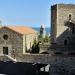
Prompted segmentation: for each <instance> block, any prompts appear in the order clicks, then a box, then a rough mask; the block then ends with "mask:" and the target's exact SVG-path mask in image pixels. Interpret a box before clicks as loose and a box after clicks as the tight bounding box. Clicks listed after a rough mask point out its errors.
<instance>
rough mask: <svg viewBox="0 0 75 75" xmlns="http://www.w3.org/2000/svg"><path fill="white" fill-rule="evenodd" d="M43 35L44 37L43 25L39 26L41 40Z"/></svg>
mask: <svg viewBox="0 0 75 75" xmlns="http://www.w3.org/2000/svg"><path fill="white" fill-rule="evenodd" d="M45 35H46V31H45V25H44V24H43V25H41V27H40V36H41V37H42V38H45Z"/></svg>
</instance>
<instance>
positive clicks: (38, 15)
mask: <svg viewBox="0 0 75 75" xmlns="http://www.w3.org/2000/svg"><path fill="white" fill-rule="evenodd" d="M56 3H75V1H74V0H0V20H2V24H3V25H27V26H31V27H39V26H40V25H41V24H45V25H46V26H47V27H50V23H51V22H50V6H51V5H53V4H56Z"/></svg>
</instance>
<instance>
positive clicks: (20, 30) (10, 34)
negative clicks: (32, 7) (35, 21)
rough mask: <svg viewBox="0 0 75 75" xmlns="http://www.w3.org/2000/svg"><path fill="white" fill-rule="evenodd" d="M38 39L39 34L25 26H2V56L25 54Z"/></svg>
mask: <svg viewBox="0 0 75 75" xmlns="http://www.w3.org/2000/svg"><path fill="white" fill-rule="evenodd" d="M34 39H37V32H36V31H35V30H34V29H32V28H29V27H24V26H9V27H7V26H1V27H0V55H3V54H5V55H9V56H13V55H15V56H16V55H22V54H25V53H26V52H27V51H29V50H30V48H31V47H32V45H33V41H34Z"/></svg>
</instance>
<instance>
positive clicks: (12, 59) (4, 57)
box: [0, 55, 17, 62]
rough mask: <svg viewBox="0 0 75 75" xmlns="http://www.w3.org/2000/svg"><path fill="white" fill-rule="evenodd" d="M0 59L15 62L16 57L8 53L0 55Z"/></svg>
mask: <svg viewBox="0 0 75 75" xmlns="http://www.w3.org/2000/svg"><path fill="white" fill-rule="evenodd" d="M0 61H12V62H17V60H16V59H14V58H12V57H11V56H9V55H0Z"/></svg>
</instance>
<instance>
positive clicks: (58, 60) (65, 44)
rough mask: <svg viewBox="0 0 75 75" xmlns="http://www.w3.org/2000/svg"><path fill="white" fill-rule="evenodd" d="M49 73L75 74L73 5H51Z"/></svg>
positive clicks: (57, 74) (55, 74)
mask: <svg viewBox="0 0 75 75" xmlns="http://www.w3.org/2000/svg"><path fill="white" fill-rule="evenodd" d="M51 43H52V44H51V48H50V52H52V63H50V64H51V68H50V75H75V64H74V63H75V5H74V4H56V5H53V6H51Z"/></svg>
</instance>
